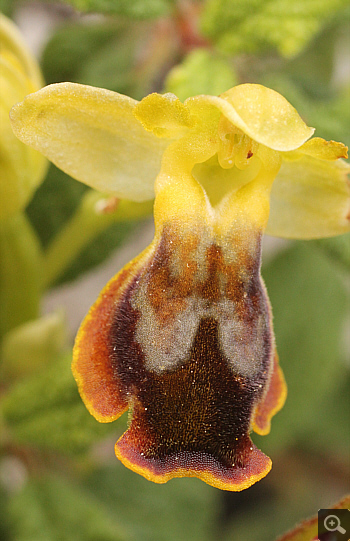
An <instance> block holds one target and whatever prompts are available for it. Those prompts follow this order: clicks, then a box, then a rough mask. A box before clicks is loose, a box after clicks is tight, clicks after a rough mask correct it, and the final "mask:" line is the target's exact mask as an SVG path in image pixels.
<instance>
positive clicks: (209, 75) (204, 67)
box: [165, 49, 237, 101]
mask: <svg viewBox="0 0 350 541" xmlns="http://www.w3.org/2000/svg"><path fill="white" fill-rule="evenodd" d="M236 84H237V77H236V75H235V73H234V70H233V67H232V66H231V65H230V64H229V62H228V59H227V58H225V57H224V56H221V55H219V54H216V53H214V52H213V51H209V50H207V49H195V50H194V51H192V52H190V53H189V54H188V56H187V57H186V59H185V61H184V62H183V63H182V64H180V65H179V66H177V67H175V68H174V69H173V70H172V71H171V73H170V75H169V77H168V78H167V80H166V82H165V89H166V90H167V91H168V92H173V94H175V95H176V96H177V97H178V98H179V99H180V100H181V101H183V100H185V99H186V98H188V97H190V96H197V95H198V94H211V95H213V96H216V95H219V94H222V93H223V92H225V90H224V89H228V88H232V87H233V86H235V85H236Z"/></svg>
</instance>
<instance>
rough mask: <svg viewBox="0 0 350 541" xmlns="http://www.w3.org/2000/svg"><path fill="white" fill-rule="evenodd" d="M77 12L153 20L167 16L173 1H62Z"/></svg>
mask: <svg viewBox="0 0 350 541" xmlns="http://www.w3.org/2000/svg"><path fill="white" fill-rule="evenodd" d="M64 1H65V2H66V3H67V4H69V5H71V6H73V7H74V8H75V9H77V10H79V11H88V12H89V11H92V12H98V13H108V14H114V15H123V16H124V17H130V18H132V19H153V18H155V17H161V16H163V15H167V14H168V13H169V10H170V6H171V5H172V2H173V0H133V1H132V2H130V1H129V0H64Z"/></svg>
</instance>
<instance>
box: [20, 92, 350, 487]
mask: <svg viewBox="0 0 350 541" xmlns="http://www.w3.org/2000/svg"><path fill="white" fill-rule="evenodd" d="M11 118H12V124H13V129H14V132H15V134H16V135H17V137H19V138H20V139H21V141H23V142H24V143H27V144H29V145H31V146H32V147H33V148H35V149H37V150H40V151H41V152H42V153H43V154H44V155H45V156H46V157H48V158H49V159H50V160H51V161H53V162H54V163H55V164H56V165H57V166H58V167H60V168H62V169H63V170H64V171H65V172H66V173H68V174H70V175H71V176H73V177H74V178H76V179H78V180H80V181H82V182H85V183H86V184H88V185H90V186H92V187H93V188H95V189H97V190H101V191H103V192H109V193H110V194H112V195H114V196H116V197H117V198H126V199H129V200H133V201H145V200H147V199H152V198H153V197H154V196H155V203H154V221H155V236H154V240H153V242H152V243H151V244H150V246H149V247H148V248H146V249H145V250H144V251H143V252H142V253H141V254H140V255H139V256H138V257H136V259H134V260H133V261H131V262H130V263H129V264H128V265H126V266H125V267H124V268H123V269H122V270H121V271H120V272H119V273H118V274H117V275H116V276H115V277H114V278H112V280H111V281H110V282H109V283H108V284H107V286H106V287H105V288H104V290H103V291H102V292H101V294H100V296H99V298H98V300H97V301H96V303H95V304H94V305H93V307H92V308H91V310H90V312H89V313H88V315H87V316H86V318H85V320H84V321H83V323H82V325H81V328H80V330H79V332H78V335H77V338H76V343H75V347H74V359H73V373H74V376H75V378H76V381H77V383H78V387H79V391H80V394H81V396H82V399H83V401H84V402H85V404H86V406H87V408H88V410H89V411H90V413H91V414H92V415H93V416H94V417H95V418H96V419H97V420H98V421H100V422H110V421H114V420H115V419H117V418H118V417H119V416H120V415H122V414H123V413H124V412H125V411H127V410H129V412H130V424H129V428H128V430H127V431H126V433H125V434H124V435H123V436H122V437H121V438H120V439H119V441H118V442H117V444H116V447H115V451H116V455H117V457H118V458H119V459H120V460H121V461H122V462H123V463H124V464H125V465H126V466H127V467H129V468H131V469H132V470H134V471H135V472H137V473H139V474H141V475H143V476H144V477H146V478H147V479H149V480H152V481H155V482H157V483H164V482H166V481H168V480H169V479H171V478H173V477H183V476H187V477H199V478H200V479H202V480H203V481H205V482H206V483H208V484H210V485H212V486H214V487H217V488H220V489H225V490H232V491H238V490H242V489H245V488H248V487H249V486H251V485H252V484H253V483H255V482H256V481H258V480H260V479H261V478H262V477H264V476H265V475H266V474H267V473H268V472H269V470H270V468H271V460H270V458H268V457H267V456H266V455H265V454H263V453H262V452H261V451H260V450H258V449H257V448H256V446H255V445H254V444H253V443H252V441H251V439H250V432H251V431H252V430H254V431H255V432H257V433H258V434H267V433H268V432H269V430H270V423H271V418H272V416H273V415H274V414H275V413H276V412H277V411H278V410H279V409H280V408H281V407H282V406H283V403H284V401H285V398H286V385H285V382H284V378H283V374H282V371H281V369H280V367H279V364H278V357H277V354H276V348H275V341H274V333H273V326H272V316H271V308H270V304H269V300H268V296H267V292H266V289H265V287H264V284H263V281H262V278H261V276H260V265H261V240H262V235H263V233H264V231H266V232H267V233H269V234H271V235H276V236H281V237H288V238H303V239H307V238H318V237H323V236H332V235H338V234H341V233H344V232H346V231H349V229H350V221H349V209H350V206H349V201H350V199H349V195H350V193H349V186H348V185H347V183H346V174H347V172H348V170H349V167H348V165H347V164H346V162H344V161H343V160H341V159H340V158H344V157H346V148H345V147H344V145H342V144H341V143H336V142H334V141H331V142H326V141H325V140H323V139H320V138H312V139H310V137H311V136H312V134H313V131H314V130H313V129H312V128H309V127H307V126H306V124H305V123H304V122H303V120H302V119H301V118H300V116H299V115H298V113H297V112H296V110H295V109H294V108H293V107H292V106H291V105H290V104H289V103H288V102H287V100H285V99H284V98H283V97H282V96H281V95H280V94H278V93H277V92H275V91H273V90H270V89H268V88H265V87H263V86H260V85H257V84H243V85H239V86H236V87H234V88H232V89H231V90H228V91H227V92H225V93H224V94H222V95H221V96H220V97H217V96H208V95H200V96H196V97H193V98H189V99H187V100H186V101H185V102H184V103H181V102H180V101H179V100H178V99H177V98H176V96H174V95H173V94H164V95H160V94H151V95H149V96H147V97H146V98H144V99H143V100H141V101H140V102H137V101H135V100H133V99H131V98H128V97H126V96H122V95H120V94H117V93H115V92H110V91H107V90H102V89H98V88H92V87H88V86H83V85H77V84H72V83H62V84H55V85H51V86H48V87H46V88H44V89H42V90H41V91H39V92H36V93H34V94H31V95H29V96H28V97H27V98H26V99H25V100H24V102H23V103H20V104H18V105H16V106H15V107H14V108H13V109H12V113H11Z"/></svg>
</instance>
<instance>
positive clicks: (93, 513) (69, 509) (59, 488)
mask: <svg viewBox="0 0 350 541" xmlns="http://www.w3.org/2000/svg"><path fill="white" fill-rule="evenodd" d="M7 521H8V522H9V524H10V526H12V531H13V534H14V537H13V539H16V541H34V540H35V541H59V540H63V539H67V540H68V539H69V541H97V540H99V541H127V540H128V539H130V537H129V536H128V535H127V534H126V532H125V531H124V530H123V528H122V527H121V526H120V521H119V520H118V517H116V516H115V514H114V513H112V512H109V511H108V510H107V509H105V507H104V506H103V505H101V502H99V501H98V500H97V499H96V498H94V497H93V496H92V495H89V494H88V493H87V492H86V491H83V490H81V489H80V488H79V487H78V486H75V484H74V483H67V482H65V481H64V480H63V479H61V478H59V477H58V476H52V475H47V476H44V477H40V478H34V479H32V480H31V481H29V482H28V483H27V484H26V486H25V487H24V488H23V490H21V491H20V492H19V493H17V494H16V495H15V496H14V497H13V498H12V500H11V502H10V505H9V507H8V517H7Z"/></svg>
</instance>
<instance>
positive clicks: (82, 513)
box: [0, 0, 350, 541]
mask: <svg viewBox="0 0 350 541" xmlns="http://www.w3.org/2000/svg"><path fill="white" fill-rule="evenodd" d="M0 9H1V11H2V12H3V13H5V14H6V15H8V16H10V17H12V18H13V19H14V20H15V21H17V22H18V23H19V24H20V26H21V25H22V28H23V31H24V32H25V30H27V39H28V43H29V45H31V46H33V43H34V45H35V46H36V50H37V51H38V55H39V61H40V64H41V67H42V70H43V73H44V78H45V81H46V83H48V84H49V83H53V82H61V81H74V82H79V83H84V84H89V85H93V86H100V87H104V88H108V89H111V90H114V91H117V92H120V93H124V94H128V95H130V96H132V97H133V98H135V99H141V98H142V97H143V96H145V95H146V94H148V93H150V92H152V91H158V92H163V91H171V92H174V93H176V94H177V95H178V96H179V97H180V99H185V98H186V97H188V96H190V95H194V94H201V93H208V94H218V93H220V92H223V91H225V90H227V89H228V88H230V87H231V86H233V85H235V84H239V83H244V82H256V83H262V84H264V85H266V86H269V87H271V88H274V89H275V90H277V91H279V92H281V93H282V94H283V95H284V96H285V97H286V98H287V99H288V100H289V101H290V102H291V103H292V104H293V105H294V107H296V109H297V110H298V111H299V113H300V114H301V116H302V117H303V119H304V120H305V121H306V123H307V124H308V125H310V126H314V127H315V128H316V135H317V136H319V137H324V138H326V139H334V140H336V141H342V142H343V143H345V144H349V143H350V136H349V130H348V128H349V125H350V70H349V58H350V52H349V51H350V3H349V1H345V0H333V1H332V2H330V1H329V0H324V1H321V0H319V1H318V2H314V1H313V0H295V1H294V2H290V1H288V0H270V1H269V2H266V1H264V0H235V1H232V0H207V1H204V0H203V1H197V2H194V1H192V2H191V1H185V0H183V1H180V0H178V1H177V0H134V1H133V2H129V1H128V0H66V1H65V2H61V3H57V2H52V3H50V2H47V1H46V2H29V1H28V0H27V1H21V2H20V1H18V2H17V1H15V0H13V1H11V0H0ZM28 29H29V30H30V31H29V30H28ZM38 35H40V36H41V38H40V40H39V38H38ZM33 36H34V37H33ZM40 36H39V37H40ZM31 39H32V43H31ZM85 192H86V188H85V187H84V186H83V185H82V184H79V183H78V182H76V181H75V180H73V179H70V178H69V177H67V176H66V175H65V174H64V173H62V172H61V171H59V170H58V169H56V168H55V167H54V166H50V169H49V172H48V175H47V177H46V180H45V181H44V183H43V184H42V185H41V186H40V188H39V189H38V190H37V192H36V193H35V195H34V198H33V199H32V201H31V202H30V204H29V206H28V208H27V209H26V215H27V217H28V219H29V221H30V224H31V225H32V226H33V229H34V234H35V235H36V236H37V237H38V238H39V240H40V245H41V247H42V248H43V250H47V251H49V250H50V249H51V248H52V246H53V243H54V240H55V239H56V238H57V235H58V234H59V233H60V232H61V231H63V229H64V228H65V227H67V224H70V223H71V220H72V219H73V218H74V216H76V213H77V209H78V208H79V205H80V203H81V201H82V198H83V197H84V194H85ZM148 211H149V209H146V211H145V214H147V212H148ZM151 230H152V219H151V217H149V218H144V217H143V219H142V220H140V219H138V220H136V221H133V220H131V219H129V220H127V221H126V220H124V221H118V222H115V221H114V222H113V220H111V221H110V222H108V223H107V221H106V223H102V224H99V225H98V227H96V228H95V229H94V230H93V231H90V232H89V233H88V234H87V237H86V239H84V241H83V242H82V245H81V247H80V248H81V249H80V248H79V250H78V249H77V251H76V253H75V255H74V257H72V258H71V260H70V261H67V263H66V265H65V266H63V267H62V269H60V272H58V273H56V275H54V276H53V278H52V279H51V280H47V282H48V283H47V284H46V285H47V287H46V292H45V295H46V294H47V292H48V291H49V290H52V289H53V290H54V291H55V292H57V291H58V296H57V297H55V298H57V299H58V300H57V306H58V305H59V304H60V296H59V292H60V291H61V289H60V288H62V287H64V286H67V285H69V286H70V287H72V288H74V287H76V288H79V279H80V278H81V277H82V276H83V275H85V274H86V273H92V272H93V273H94V274H97V275H98V273H99V272H100V268H101V265H103V264H104V263H106V261H110V259H109V258H110V257H111V256H112V254H113V253H115V251H116V250H118V249H120V248H123V249H124V248H125V246H127V244H128V243H131V242H132V241H133V240H134V239H135V238H136V237H137V236H141V237H142V235H146V237H147V234H149V233H147V232H151ZM145 232H146V233H145ZM5 259H6V257H5V258H3V262H4V261H5ZM18 265H20V263H19V262H18ZM349 269H350V236H349V235H348V234H347V235H342V236H340V237H337V238H334V239H325V240H319V241H307V242H305V241H303V242H301V241H300V242H282V243H279V242H277V243H276V242H274V241H272V240H271V239H267V241H266V246H265V250H264V265H263V277H264V279H265V282H266V285H267V289H268V292H269V296H270V299H271V303H272V307H273V313H274V326H275V332H276V342H277V346H278V352H279V356H280V362H281V365H282V368H283V371H284V373H285V376H286V381H287V384H288V391H289V394H288V398H287V402H286V405H285V407H284V408H283V410H282V411H281V412H280V413H278V415H277V416H276V418H274V419H273V421H272V430H271V433H270V434H269V435H268V436H265V437H258V436H255V435H253V436H252V438H253V440H254V442H255V443H256V444H257V445H258V447H259V448H261V449H262V450H263V451H264V452H266V453H267V454H268V456H270V457H271V458H272V461H273V469H272V471H271V473H270V474H269V475H268V476H267V477H266V478H265V479H263V480H262V481H260V482H259V483H257V484H256V485H254V486H253V487H251V488H249V489H248V490H246V491H243V492H241V493H228V492H227V493H226V492H220V491H219V490H217V489H215V488H212V487H210V486H207V485H205V484H204V483H202V482H201V481H199V480H198V479H174V480H172V481H170V482H169V483H167V484H166V485H155V484H153V483H150V482H148V481H146V480H145V479H143V478H142V477H140V476H138V475H137V474H135V473H133V472H131V471H129V470H128V469H126V468H125V467H124V466H123V465H122V464H121V463H120V462H119V461H118V460H117V459H116V458H115V456H114V451H113V447H114V442H115V441H116V440H117V438H118V437H119V435H121V434H122V432H123V431H124V429H125V426H126V422H127V420H126V417H125V416H123V417H122V418H121V419H120V420H118V421H116V422H114V423H111V424H109V425H102V424H99V423H98V422H97V421H95V420H94V419H93V418H92V417H91V416H90V415H89V413H88V412H87V410H86V409H85V407H84V405H83V404H82V402H81V400H80V397H79V395H78V392H77V389H76V384H75V382H74V380H73V377H72V375H71V372H70V362H71V351H70V347H71V343H72V339H73V332H74V330H75V329H74V328H73V329H72V328H71V329H68V330H67V329H65V323H64V316H63V315H62V313H60V312H57V313H56V314H55V315H54V316H52V315H51V316H50V315H49V316H46V318H47V319H45V322H44V324H43V327H40V329H39V331H38V333H39V335H40V337H41V338H42V342H40V340H41V338H40V340H39V339H38V340H37V342H35V336H36V334H35V333H36V331H35V328H34V327H35V326H34V327H31V326H30V324H29V327H26V325H28V321H29V320H31V319H32V316H31V315H30V314H29V315H26V313H25V310H24V311H23V312H22V313H21V318H20V321H18V322H17V323H18V325H19V324H21V327H19V326H15V325H14V326H13V328H11V329H10V333H8V334H5V336H4V342H3V346H2V350H1V352H2V357H3V367H2V382H1V384H0V428H1V435H0V539H1V540H4V541H7V540H9V541H64V540H67V541H119V540H121V541H124V540H125V541H126V540H130V541H187V540H191V541H196V540H198V541H214V540H217V539H220V540H222V541H236V540H238V541H240V540H243V541H270V540H274V539H275V538H276V537H277V536H278V535H281V534H282V533H283V532H284V531H286V530H287V529H289V528H291V527H292V526H293V525H294V524H295V523H296V522H298V521H300V520H301V519H302V518H305V517H307V516H309V515H311V514H315V513H316V512H317V510H318V509H319V508H327V507H329V506H330V505H331V504H332V503H335V502H336V501H337V500H339V499H340V498H341V497H342V496H343V495H344V494H345V493H346V492H347V491H349V475H350V468H349V466H350V464H349V462H350V456H349V453H350V431H349V419H350V402H349V386H350V385H349V384H350V361H349V349H350V344H349V341H350V340H349V324H350V314H349V295H350V272H349ZM118 270H119V268H115V269H114V271H113V272H117V271H118ZM16 271H17V272H18V273H19V276H21V272H22V271H21V267H20V266H19V268H18V269H16ZM11 272H12V271H11ZM112 274H113V273H112ZM112 274H111V275H112ZM1 276H2V275H1ZM19 279H21V278H19ZM0 289H1V288H0ZM44 298H45V297H44ZM90 301H91V303H92V302H93V301H94V297H93V298H91V299H90V300H89V302H90ZM50 317H51V319H50ZM43 329H46V330H45V332H46V334H45V333H44V331H43ZM11 333H12V334H11ZM43 333H44V334H43ZM67 335H68V337H67ZM43 336H44V338H43ZM28 337H29V338H28ZM33 337H34V338H33ZM45 348H46V349H45ZM17 356H21V357H23V359H22V361H21V363H20V364H21V366H19V365H16V362H17V361H16V359H17V358H18V357H17ZM6 363H8V365H7V364H6ZM28 366H32V368H29V369H28Z"/></svg>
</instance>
